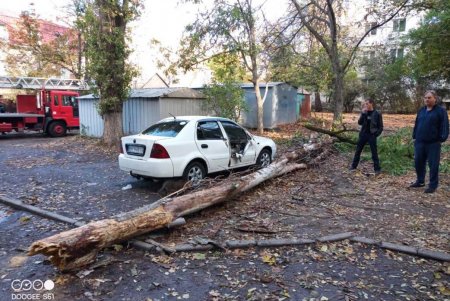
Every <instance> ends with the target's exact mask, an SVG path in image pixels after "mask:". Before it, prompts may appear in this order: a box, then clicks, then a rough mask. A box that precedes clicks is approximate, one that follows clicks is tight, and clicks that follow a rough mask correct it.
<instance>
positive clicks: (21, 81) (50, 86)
mask: <svg viewBox="0 0 450 301" xmlns="http://www.w3.org/2000/svg"><path fill="white" fill-rule="evenodd" d="M0 88H2V89H35V90H37V89H46V90H88V89H89V86H88V84H87V83H86V82H85V81H83V80H80V79H60V78H38V77H16V76H0Z"/></svg>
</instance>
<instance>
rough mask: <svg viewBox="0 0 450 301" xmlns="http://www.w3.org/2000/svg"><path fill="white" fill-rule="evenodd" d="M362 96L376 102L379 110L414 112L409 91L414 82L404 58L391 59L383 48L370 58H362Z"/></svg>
mask: <svg viewBox="0 0 450 301" xmlns="http://www.w3.org/2000/svg"><path fill="white" fill-rule="evenodd" d="M361 65H362V68H363V70H364V82H365V84H364V94H365V95H366V96H367V97H369V98H372V99H374V100H375V101H376V103H377V104H378V105H379V106H380V107H381V109H385V110H390V111H392V112H397V113H410V112H412V111H413V110H414V106H413V105H412V103H411V97H410V93H409V91H411V90H412V88H413V87H414V86H415V84H416V82H415V81H414V78H413V77H412V74H411V69H410V68H409V63H408V60H407V59H406V58H400V59H398V58H397V59H393V58H392V57H391V56H390V55H389V54H388V53H387V51H386V49H385V48H381V49H379V50H378V51H377V52H375V55H374V56H373V57H371V58H363V59H362V62H361Z"/></svg>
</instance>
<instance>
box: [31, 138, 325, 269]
mask: <svg viewBox="0 0 450 301" xmlns="http://www.w3.org/2000/svg"><path fill="white" fill-rule="evenodd" d="M311 149H312V150H311ZM317 149H318V147H317V145H316V147H313V148H309V150H304V149H302V150H300V151H298V152H292V153H289V154H287V155H286V156H284V157H282V158H280V159H279V160H277V161H275V162H273V163H272V164H271V165H269V166H268V167H266V168H263V169H260V170H258V171H256V172H254V173H251V174H249V175H247V176H244V177H241V178H238V179H231V180H228V181H227V180H225V182H224V183H222V184H220V185H216V186H214V187H212V188H210V189H205V190H201V191H197V192H193V193H190V194H186V195H183V196H179V197H176V198H173V199H162V200H159V201H157V202H155V203H153V204H150V205H147V206H144V207H142V208H138V209H135V210H133V211H130V212H127V213H124V214H121V215H118V216H115V217H111V218H109V219H104V220H100V221H95V222H91V223H89V224H86V225H84V226H81V227H79V228H75V229H71V230H68V231H65V232H61V233H59V234H56V235H53V236H50V237H47V238H44V239H42V240H39V241H36V242H34V243H33V244H32V245H31V246H30V249H29V253H28V254H29V255H30V256H31V255H36V254H44V255H46V256H49V259H50V261H51V262H52V263H53V264H54V265H56V266H57V267H58V268H59V269H61V270H75V269H78V268H81V267H83V266H85V265H87V264H89V263H91V262H93V261H94V260H95V258H96V255H97V253H98V252H99V251H100V250H101V249H103V248H105V247H108V246H111V245H112V244H114V243H117V242H120V241H124V240H127V239H129V238H132V237H134V236H137V235H141V234H144V233H147V232H149V231H152V230H155V229H159V228H162V227H164V226H166V225H167V224H169V223H171V222H172V221H174V220H175V219H177V218H178V217H181V216H185V215H187V214H190V213H193V212H196V211H199V210H202V209H204V208H206V207H209V206H212V205H214V204H218V203H221V202H224V201H226V200H230V199H232V198H234V197H236V196H239V195H240V194H241V193H243V192H244V191H247V190H249V189H252V188H253V187H255V186H257V185H259V184H260V183H262V182H264V181H266V180H268V179H270V178H273V177H277V176H280V175H282V174H285V173H288V172H291V171H293V170H297V169H301V168H306V167H307V165H306V164H299V163H295V161H296V160H297V159H298V158H304V157H306V153H307V152H311V151H317ZM319 157H320V156H319ZM311 162H313V163H314V160H313V161H311Z"/></svg>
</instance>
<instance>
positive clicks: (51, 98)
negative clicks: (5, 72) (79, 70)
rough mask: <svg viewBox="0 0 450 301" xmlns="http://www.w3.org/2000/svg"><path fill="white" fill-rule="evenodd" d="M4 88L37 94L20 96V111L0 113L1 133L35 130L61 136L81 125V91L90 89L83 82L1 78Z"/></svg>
mask: <svg viewBox="0 0 450 301" xmlns="http://www.w3.org/2000/svg"><path fill="white" fill-rule="evenodd" d="M0 88H6V89H33V90H35V91H37V93H36V94H34V95H18V96H17V99H16V112H4V113H0V132H1V133H7V132H12V131H17V132H23V131H24V130H34V131H42V132H43V133H47V134H49V135H50V136H52V137H60V136H64V135H66V133H67V130H68V129H69V130H70V129H77V128H79V126H80V122H79V115H78V99H77V97H78V96H79V93H78V92H77V91H78V90H86V89H87V86H86V84H85V83H84V82H82V81H80V80H72V79H42V78H32V77H6V76H0Z"/></svg>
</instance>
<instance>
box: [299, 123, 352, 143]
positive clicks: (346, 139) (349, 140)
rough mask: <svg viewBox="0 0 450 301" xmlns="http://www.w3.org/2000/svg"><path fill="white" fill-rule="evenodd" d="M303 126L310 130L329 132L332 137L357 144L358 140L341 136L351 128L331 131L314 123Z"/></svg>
mask: <svg viewBox="0 0 450 301" xmlns="http://www.w3.org/2000/svg"><path fill="white" fill-rule="evenodd" d="M303 127H305V128H307V129H308V130H311V131H314V132H318V133H322V134H327V135H329V136H331V137H335V138H337V139H338V140H339V141H341V142H346V143H350V144H353V145H356V144H357V143H356V141H353V140H352V139H350V138H347V137H343V136H341V134H342V133H345V132H348V131H349V130H342V131H330V130H326V129H323V128H319V127H315V126H312V125H308V124H305V125H303Z"/></svg>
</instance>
